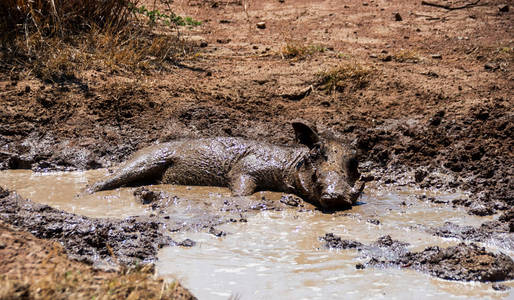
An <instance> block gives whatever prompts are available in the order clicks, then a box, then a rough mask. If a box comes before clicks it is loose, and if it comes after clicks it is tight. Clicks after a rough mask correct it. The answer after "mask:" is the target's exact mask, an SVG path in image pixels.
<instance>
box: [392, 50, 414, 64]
mask: <svg viewBox="0 0 514 300" xmlns="http://www.w3.org/2000/svg"><path fill="white" fill-rule="evenodd" d="M393 59H394V60H395V61H397V62H410V63H417V62H419V61H420V60H421V57H420V55H419V54H418V53H417V52H416V51H414V50H400V51H398V52H396V53H395V54H394V55H393Z"/></svg>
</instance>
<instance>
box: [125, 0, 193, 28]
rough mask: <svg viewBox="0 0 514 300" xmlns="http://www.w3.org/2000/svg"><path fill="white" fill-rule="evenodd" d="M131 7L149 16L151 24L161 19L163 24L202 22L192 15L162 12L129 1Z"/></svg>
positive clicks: (182, 24)
mask: <svg viewBox="0 0 514 300" xmlns="http://www.w3.org/2000/svg"><path fill="white" fill-rule="evenodd" d="M129 8H130V9H131V10H132V11H134V12H136V13H138V14H141V15H144V16H146V17H148V23H149V24H150V25H155V24H156V23H157V22H158V21H161V22H162V23H163V24H165V25H167V26H170V25H172V24H175V25H177V26H186V25H188V26H199V25H201V24H202V22H201V21H197V20H195V19H193V18H192V17H182V16H178V15H176V14H174V13H173V12H172V13H170V14H169V15H168V14H165V13H162V12H160V11H159V10H156V9H154V10H148V9H147V8H146V7H145V6H144V5H143V6H140V7H137V6H135V5H134V4H132V3H129Z"/></svg>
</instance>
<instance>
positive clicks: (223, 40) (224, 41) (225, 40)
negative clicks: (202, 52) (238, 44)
mask: <svg viewBox="0 0 514 300" xmlns="http://www.w3.org/2000/svg"><path fill="white" fill-rule="evenodd" d="M231 41H232V40H231V39H217V40H216V42H218V43H219V44H228V43H230V42H231Z"/></svg>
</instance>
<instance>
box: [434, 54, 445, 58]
mask: <svg viewBox="0 0 514 300" xmlns="http://www.w3.org/2000/svg"><path fill="white" fill-rule="evenodd" d="M432 58H434V59H442V58H443V56H442V55H441V54H432Z"/></svg>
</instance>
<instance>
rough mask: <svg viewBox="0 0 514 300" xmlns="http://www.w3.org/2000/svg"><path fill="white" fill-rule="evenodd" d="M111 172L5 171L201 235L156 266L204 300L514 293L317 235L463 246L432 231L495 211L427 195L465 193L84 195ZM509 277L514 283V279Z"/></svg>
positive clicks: (79, 209) (43, 194) (495, 246)
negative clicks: (291, 197)
mask: <svg viewBox="0 0 514 300" xmlns="http://www.w3.org/2000/svg"><path fill="white" fill-rule="evenodd" d="M103 172H105V171H104V170H99V171H90V172H83V173H82V172H70V173H48V174H37V173H32V172H30V171H6V172H0V182H1V185H2V186H4V187H8V188H9V189H11V190H16V191H17V193H19V194H20V195H21V196H22V197H26V198H30V199H32V200H34V201H36V202H39V203H44V204H48V205H51V206H54V207H58V208H60V209H62V210H65V211H70V212H74V213H76V214H83V215H88V216H92V217H103V218H105V217H108V218H112V217H116V218H125V217H127V216H132V215H148V216H154V218H156V219H158V220H159V222H163V224H165V227H166V228H167V232H168V234H169V235H170V236H171V238H172V239H173V240H178V241H180V240H190V241H195V242H196V244H195V246H194V247H165V248H163V249H161V251H160V253H159V254H158V261H157V271H158V273H159V274H160V275H162V276H164V277H168V278H170V279H171V278H173V279H178V280H180V282H182V283H183V284H184V285H185V286H186V287H188V288H189V289H190V290H191V291H192V293H193V294H194V295H196V296H197V297H199V298H200V299H202V298H206V299H227V298H228V297H230V296H239V297H241V298H242V299H262V298H277V297H285V298H299V299H302V298H305V299H322V298H323V299H325V298H327V297H330V298H335V297H341V295H345V296H346V297H351V298H373V297H384V298H385V297H387V298H390V297H393V298H394V297H404V296H405V295H406V294H408V295H409V297H421V298H423V299H425V298H436V297H444V298H462V297H466V298H469V299H479V298H483V297H490V298H502V297H507V296H510V297H512V296H513V295H514V293H513V292H512V289H510V290H507V291H497V290H495V289H493V288H492V285H491V284H490V283H489V284H487V283H477V282H471V283H462V282H451V281H445V280H440V279H437V278H434V277H431V276H429V275H427V274H424V273H420V272H417V271H414V270H406V269H399V268H396V267H393V268H391V267H387V268H383V267H377V268H366V269H357V268H356V265H358V264H359V263H365V262H366V261H367V259H366V258H363V257H361V255H360V254H359V253H358V252H357V251H356V250H327V249H325V248H324V247H323V243H322V241H320V240H319V237H320V236H323V235H325V234H326V233H328V232H331V233H334V234H336V235H337V236H340V237H342V238H343V239H348V240H357V241H359V242H361V243H366V244H369V243H372V242H373V241H375V240H377V239H378V238H380V237H381V236H384V235H390V236H391V237H392V238H393V239H395V240H400V241H402V242H406V243H409V244H410V245H409V246H407V248H408V250H409V251H422V250H423V249H425V248H426V247H429V246H439V247H449V246H455V245H458V244H459V243H460V242H461V240H459V239H456V238H443V237H440V236H436V235H433V233H432V232H431V231H430V229H431V228H436V227H438V226H441V225H443V224H444V223H445V222H452V223H453V224H456V225H458V226H473V227H477V226H480V224H482V223H483V222H484V221H487V220H493V217H486V218H484V217H477V216H470V215H468V214H467V212H466V211H465V210H464V209H453V208H450V207H448V206H446V205H441V204H437V203H431V202H423V201H420V200H419V199H420V197H419V196H420V195H426V196H427V197H433V198H436V199H438V200H440V202H441V203H444V202H448V201H451V200H452V199H456V198H459V197H462V195H460V194H441V193H433V192H428V191H419V190H403V191H399V190H394V189H392V188H391V189H379V188H377V187H373V186H370V187H368V188H367V190H366V195H365V196H364V197H363V198H362V199H361V202H360V204H361V205H358V206H355V207H353V208H352V209H351V210H348V211H342V212H338V213H335V214H323V213H321V212H320V211H317V210H315V209H314V208H313V207H310V206H308V204H305V203H303V202H295V201H282V202H281V201H280V199H281V196H282V194H278V193H258V194H256V195H254V196H253V197H250V198H247V199H246V198H245V199H246V200H244V199H243V200H241V199H239V200H238V199H235V198H232V197H230V193H229V191H228V190H227V189H224V188H211V187H185V186H170V185H156V186H150V187H148V189H144V190H141V189H139V193H136V195H137V197H136V196H134V191H136V190H137V189H135V188H122V189H118V190H115V191H108V192H100V193H95V194H93V195H85V194H82V190H83V189H84V188H85V185H86V183H87V182H88V181H89V182H90V181H92V180H93V179H97V177H99V176H102V175H104V173H103ZM142 193H143V194H145V193H146V194H148V193H150V194H151V193H154V194H151V195H152V197H149V198H148V199H151V201H149V204H146V205H145V204H142V203H141V195H142ZM77 195H78V196H77ZM143 200H144V199H143ZM143 202H144V201H143ZM302 206H303V207H302ZM481 245H482V246H486V247H487V248H488V251H493V252H500V251H501V252H503V253H506V254H507V255H509V256H511V257H512V256H514V251H513V249H509V248H505V247H506V246H507V245H508V244H502V243H498V242H496V241H494V240H493V239H491V240H487V239H485V240H483V242H482V243H481ZM502 284H503V287H507V288H508V287H514V282H512V281H510V282H505V283H502Z"/></svg>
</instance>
